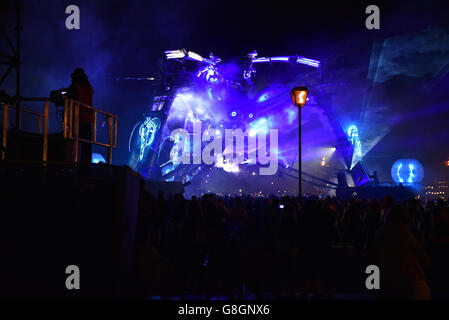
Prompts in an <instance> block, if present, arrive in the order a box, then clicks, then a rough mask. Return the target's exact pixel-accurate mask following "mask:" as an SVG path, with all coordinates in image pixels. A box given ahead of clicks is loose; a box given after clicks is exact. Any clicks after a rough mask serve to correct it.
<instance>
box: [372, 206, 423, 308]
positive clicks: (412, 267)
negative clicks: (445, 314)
mask: <svg viewBox="0 0 449 320" xmlns="http://www.w3.org/2000/svg"><path fill="white" fill-rule="evenodd" d="M374 247H375V256H376V265H377V266H378V267H379V269H380V272H381V277H380V288H381V294H382V298H388V299H394V298H396V299H419V300H421V299H430V288H429V286H428V284H427V281H426V277H425V274H424V269H425V268H426V267H428V265H429V257H428V256H427V254H426V252H425V251H424V249H423V247H422V246H421V244H420V243H419V241H418V240H417V239H416V237H415V236H414V235H413V233H412V231H411V229H410V216H409V213H408V211H407V208H406V207H405V206H403V205H395V206H393V207H392V208H391V209H390V210H389V211H388V212H387V215H386V217H385V223H384V225H383V226H382V227H381V228H379V230H378V231H377V232H376V239H375V242H374Z"/></svg>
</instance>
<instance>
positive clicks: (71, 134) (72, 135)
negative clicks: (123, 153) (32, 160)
mask: <svg viewBox="0 0 449 320" xmlns="http://www.w3.org/2000/svg"><path fill="white" fill-rule="evenodd" d="M22 101H34V102H36V101H43V102H45V108H44V113H39V112H36V111H32V110H29V109H25V108H23V107H22V106H21V107H20V112H24V113H28V114H31V115H34V116H37V121H38V132H39V133H40V134H43V137H42V138H43V147H42V161H43V162H47V155H48V119H49V110H50V103H51V102H52V99H49V98H23V99H22ZM0 106H2V107H3V128H2V151H1V159H2V160H5V158H6V147H7V137H8V127H9V124H8V118H9V109H14V110H16V109H17V108H16V106H15V105H12V104H7V103H2V104H0ZM80 106H83V107H85V108H88V109H90V110H92V114H93V137H92V140H90V139H85V138H80V137H79V126H80V125H79V124H80V121H79V120H80V119H79V116H80V112H79V110H80ZM98 114H102V115H104V116H105V117H106V119H108V120H109V121H108V142H107V143H104V142H98V141H97V118H98ZM42 119H43V120H44V125H43V128H42ZM106 119H105V120H106ZM16 126H17V124H16ZM62 135H63V137H64V138H65V139H66V140H73V141H74V144H73V153H72V162H75V163H78V161H79V159H78V158H79V157H78V156H79V143H80V142H83V143H89V144H93V145H98V146H102V147H105V148H107V162H108V164H111V162H112V149H115V148H117V115H114V114H112V113H108V112H105V111H102V110H100V109H97V108H94V107H92V106H89V105H86V104H84V103H82V102H79V101H76V100H74V99H65V103H64V113H63V121H62Z"/></svg>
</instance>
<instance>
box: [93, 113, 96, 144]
mask: <svg viewBox="0 0 449 320" xmlns="http://www.w3.org/2000/svg"><path fill="white" fill-rule="evenodd" d="M93 139H94V140H93V141H94V142H97V110H95V111H94V133H93Z"/></svg>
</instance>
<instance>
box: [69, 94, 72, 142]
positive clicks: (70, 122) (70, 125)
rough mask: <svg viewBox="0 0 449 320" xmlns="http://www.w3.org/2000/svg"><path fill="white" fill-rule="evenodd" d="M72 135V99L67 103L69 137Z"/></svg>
mask: <svg viewBox="0 0 449 320" xmlns="http://www.w3.org/2000/svg"><path fill="white" fill-rule="evenodd" d="M72 137H73V99H70V103H69V139H72Z"/></svg>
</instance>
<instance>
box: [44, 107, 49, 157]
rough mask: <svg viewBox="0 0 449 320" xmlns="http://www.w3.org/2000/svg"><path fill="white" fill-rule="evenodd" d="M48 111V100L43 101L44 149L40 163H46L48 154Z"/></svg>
mask: <svg viewBox="0 0 449 320" xmlns="http://www.w3.org/2000/svg"><path fill="white" fill-rule="evenodd" d="M49 109H50V100H47V101H45V111H44V143H43V145H44V147H43V153H42V161H44V162H46V161H47V154H48V111H49Z"/></svg>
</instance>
